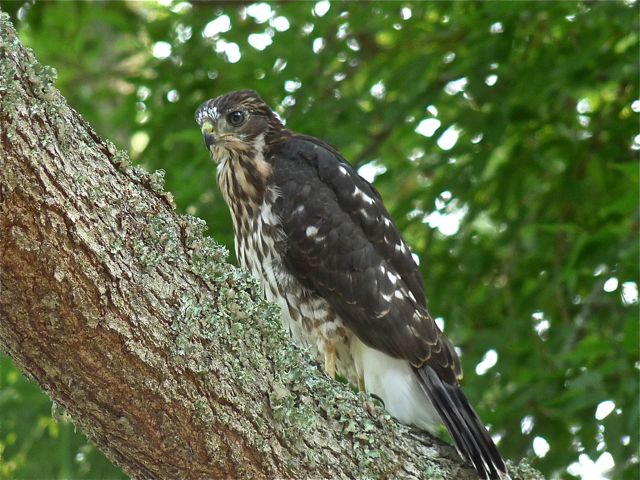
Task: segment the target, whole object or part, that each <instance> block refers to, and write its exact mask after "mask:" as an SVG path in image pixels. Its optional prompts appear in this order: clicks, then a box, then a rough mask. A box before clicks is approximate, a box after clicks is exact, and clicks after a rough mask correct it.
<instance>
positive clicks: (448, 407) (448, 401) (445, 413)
mask: <svg viewBox="0 0 640 480" xmlns="http://www.w3.org/2000/svg"><path fill="white" fill-rule="evenodd" d="M414 371H415V373H416V375H417V376H418V379H419V383H420V386H421V387H422V390H423V391H424V392H425V394H426V395H427V396H428V397H429V400H431V403H432V404H433V406H434V407H435V409H436V410H437V412H438V414H439V415H440V418H441V419H442V421H443V423H444V424H445V426H446V427H447V430H448V431H449V433H450V434H451V437H452V438H453V442H454V444H455V446H456V448H457V450H458V453H460V456H462V457H463V458H465V459H466V460H468V461H469V462H470V463H471V464H472V465H473V467H474V468H475V469H476V471H477V472H478V475H479V476H480V478H482V479H487V480H488V479H490V480H506V479H509V475H508V474H507V467H506V466H505V464H504V461H503V460H502V457H501V456H500V453H499V452H498V448H497V447H496V445H495V444H494V443H493V440H491V437H490V436H489V432H487V429H486V428H485V427H484V425H483V424H482V422H481V421H480V418H479V417H478V415H477V414H476V412H475V411H474V410H473V407H471V405H470V404H469V401H468V400H467V398H466V397H465V396H464V393H462V390H461V389H460V387H458V386H456V385H450V384H448V383H445V382H443V381H442V380H441V379H440V377H439V376H438V374H437V373H436V372H435V371H434V370H433V369H432V368H431V367H429V366H428V365H424V366H422V367H420V368H414Z"/></svg>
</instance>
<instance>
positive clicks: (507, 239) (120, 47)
mask: <svg viewBox="0 0 640 480" xmlns="http://www.w3.org/2000/svg"><path fill="white" fill-rule="evenodd" d="M2 9H3V10H5V11H7V12H9V13H10V14H11V16H12V19H13V20H14V23H15V25H16V27H17V29H18V30H19V33H20V37H21V39H22V41H23V42H24V43H25V44H26V45H27V46H29V47H31V48H33V50H34V51H35V54H36V56H37V57H38V58H39V59H40V60H41V61H42V62H43V63H45V64H49V65H51V66H53V67H55V68H56V69H57V72H58V81H57V86H58V88H59V89H60V90H61V91H62V93H63V94H64V95H65V97H66V98H67V99H68V101H69V103H70V104H71V105H72V106H73V107H74V108H75V109H76V110H78V111H79V112H80V113H81V114H82V115H83V116H84V117H85V118H86V119H88V120H89V122H90V123H91V124H92V125H93V127H94V128H95V129H96V131H97V132H98V133H99V134H100V135H102V136H104V137H107V138H110V139H111V140H113V141H114V142H115V143H116V144H117V145H118V146H120V147H122V148H126V149H128V150H129V152H130V155H131V157H132V158H133V160H134V161H135V162H136V163H139V164H142V165H143V166H145V167H146V168H148V169H150V170H155V169H162V170H164V171H165V172H166V188H167V190H169V191H171V192H173V194H174V196H175V198H176V202H177V204H178V208H179V210H180V211H182V212H188V213H190V214H193V215H197V216H200V217H202V218H204V219H205V220H206V221H207V223H208V225H209V232H210V234H211V235H212V236H213V237H215V238H216V240H218V241H219V242H221V243H224V244H226V245H228V246H229V247H231V245H232V231H231V223H230V219H229V215H228V212H227V208H226V206H225V205H224V202H223V200H222V198H221V196H220V194H219V192H218V190H217V189H216V186H215V174H214V165H213V164H212V163H210V161H209V160H208V155H207V152H206V151H205V149H204V148H203V144H202V139H201V136H200V132H199V131H198V128H197V127H196V125H195V123H194V120H193V114H194V111H195V109H196V108H197V106H198V105H199V104H200V103H201V102H203V101H204V100H206V99H207V98H210V97H213V96H216V95H219V94H221V93H224V92H227V91H230V90H236V89H240V88H253V89H256V90H258V91H259V92H260V93H261V94H262V96H263V97H264V99H265V100H266V101H267V102H268V103H270V104H271V105H272V106H273V107H274V108H275V109H276V110H277V112H278V113H279V114H280V115H281V116H282V117H283V118H284V119H285V120H286V122H287V124H288V125H289V126H290V127H291V128H293V129H295V130H296V131H299V132H303V133H307V134H311V135H314V136H318V137H321V138H323V139H326V140H327V141H329V142H330V143H332V144H333V145H335V146H336V147H338V148H339V149H340V150H341V151H342V152H343V154H344V155H345V157H346V158H347V159H348V160H349V161H351V162H352V163H354V164H355V165H357V166H358V167H359V172H360V173H361V175H362V176H364V177H365V178H367V179H369V180H372V181H373V183H374V185H375V186H376V187H377V188H378V189H379V190H380V192H381V194H382V196H383V197H384V198H385V200H386V204H387V206H388V207H389V209H390V211H391V213H392V215H393V217H394V218H395V219H396V222H397V224H398V225H399V227H400V228H401V229H402V231H403V232H404V235H405V237H406V239H407V241H408V243H409V244H410V245H411V246H412V248H413V251H414V252H415V254H416V256H417V258H418V259H419V260H420V267H421V270H422V272H423V275H424V280H425V285H426V291H427V296H428V299H429V305H430V309H431V312H432V313H433V315H434V316H435V317H438V322H440V324H441V325H442V326H443V328H444V330H445V332H446V333H447V335H448V336H449V337H450V338H451V339H452V340H453V341H454V343H456V344H457V345H458V346H459V348H460V352H461V355H462V360H463V363H464V367H465V371H466V378H465V381H464V388H465V391H466V392H467V395H468V396H469V397H470V399H471V400H472V403H473V404H475V406H476V408H477V410H478V411H479V413H480V415H481V417H482V418H483V419H484V421H485V422H487V423H488V424H490V425H491V432H492V434H494V435H495V438H496V439H498V440H499V446H500V449H501V450H502V452H503V454H504V455H505V456H506V457H509V458H511V459H513V460H516V461H517V460H519V459H520V458H523V457H528V458H529V459H530V460H531V461H532V463H533V465H534V466H535V467H537V468H539V469H540V470H541V471H542V472H544V474H545V475H546V476H547V477H548V478H576V477H578V478H585V479H586V478H589V479H595V478H619V479H632V478H637V471H638V368H639V367H640V363H639V362H638V339H639V337H638V282H639V278H638V277H639V272H638V225H639V203H638V150H639V149H640V135H639V133H640V127H639V122H638V113H639V112H640V100H639V99H638V97H639V92H638V75H639V72H638V6H637V4H636V3H635V2H634V1H627V2H613V1H612V2H544V3H528V2H483V3H479V2H458V3H445V2H432V3H422V2H420V3H418V2H416V3H412V2H388V3H386V2H385V3H382V2H381V3H367V4H362V3H341V2H331V3H330V2H328V1H320V2H317V3H314V2H310V3H309V2H299V3H293V2H278V3H270V4H267V3H257V4H252V3H250V2H239V3H236V2H217V3H207V2H197V3H195V2H194V3H191V2H182V1H171V0H165V1H161V2H158V3H143V2H133V1H128V2H120V3H109V2H91V3H90V4H89V3H76V2H56V3H50V2H36V3H35V4H34V3H32V2H29V3H23V2H15V3H14V2H3V3H2ZM0 366H1V367H2V372H1V375H0V381H1V382H2V383H1V384H0V412H1V414H0V421H1V423H0V478H60V479H62V478H120V477H123V476H124V475H123V474H122V473H121V472H120V471H119V470H118V469H116V468H115V467H112V466H111V465H110V464H109V462H108V461H107V460H105V459H104V458H103V457H102V456H101V454H100V453H99V452H97V451H96V449H95V448H94V447H92V446H91V445H89V444H88V443H87V441H86V439H85V438H84V437H83V436H82V435H81V434H80V433H79V432H75V431H74V427H73V426H72V424H70V423H68V422H59V423H56V422H55V421H54V420H52V418H51V402H50V401H49V400H48V398H47V397H46V395H44V394H42V393H40V391H39V389H38V388H37V387H36V386H35V385H34V384H32V383H29V382H28V381H27V380H26V379H24V378H23V377H22V376H21V375H20V374H19V373H18V372H17V370H15V368H14V367H13V366H12V364H11V362H10V361H9V360H8V359H6V358H3V359H2V360H1V363H0Z"/></svg>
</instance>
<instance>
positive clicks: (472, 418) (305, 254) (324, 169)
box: [196, 90, 507, 479]
mask: <svg viewBox="0 0 640 480" xmlns="http://www.w3.org/2000/svg"><path fill="white" fill-rule="evenodd" d="M196 120H197V122H198V124H199V125H200V127H201V129H202V132H203V134H204V139H205V143H206V145H207V148H208V149H209V151H210V153H211V157H212V158H213V160H214V161H215V162H216V163H217V164H218V167H217V179H218V185H219V187H220V190H221V191H222V195H223V197H224V199H225V201H226V202H227V204H228V205H229V209H230V210H231V216H232V219H233V228H234V233H235V249H236V255H237V257H238V261H239V262H240V265H241V266H242V267H243V268H245V269H247V270H250V271H251V272H252V273H253V274H254V275H255V276H256V277H257V278H258V279H260V281H261V283H262V286H263V288H264V292H265V295H266V297H267V298H268V299H269V300H271V301H274V302H276V303H278V304H279V305H280V306H281V307H282V321H283V324H284V326H285V328H286V329H287V330H288V331H289V332H290V334H291V336H292V338H293V340H294V341H295V342H298V343H300V344H304V345H307V346H309V347H310V348H311V351H312V352H314V354H315V355H316V357H317V358H318V360H320V361H323V362H324V364H325V368H326V370H327V372H328V373H329V375H330V376H331V377H333V376H334V375H335V373H336V371H337V372H338V373H340V374H341V375H343V376H344V377H346V378H347V379H348V380H350V381H351V382H352V383H353V384H355V385H358V386H359V387H360V388H361V389H363V390H365V391H366V392H368V393H371V394H375V395H376V396H377V397H379V398H380V399H382V401H383V402H384V404H385V407H386V408H387V410H388V411H389V412H390V413H391V414H392V415H393V416H395V417H396V418H397V419H398V420H399V421H401V422H403V423H406V424H411V425H415V426H417V427H419V428H422V429H426V430H430V431H433V430H434V429H435V428H436V427H437V425H439V423H440V421H442V422H443V423H444V424H445V426H446V427H447V429H448V430H449V433H450V434H451V436H452V438H453V441H454V443H455V445H456V447H457V449H458V452H459V453H460V455H461V456H462V457H464V458H466V459H467V460H468V461H470V462H471V463H472V464H473V466H474V467H475V469H476V470H477V471H478V474H479V475H480V477H481V478H491V479H498V478H507V475H506V468H505V465H504V462H503V461H502V458H501V457H500V454H499V453H498V450H497V448H496V446H495V445H494V443H493V441H492V440H491V437H490V436H489V434H488V433H487V430H486V429H485V427H484V426H483V424H482V422H481V421H480V419H479V418H478V416H477V415H476V413H475V412H474V410H473V408H472V407H471V406H470V405H469V402H468V401H467V399H466V397H465V396H464V394H463V393H462V390H461V389H460V387H459V386H458V379H459V378H460V377H461V375H462V370H461V367H460V360H459V359H458V356H457V355H456V352H455V350H454V348H453V346H452V345H451V343H450V342H449V340H448V339H447V338H446V337H445V336H444V335H443V334H442V332H441V331H440V330H439V329H438V327H437V325H436V324H435V322H434V321H433V319H432V318H431V316H430V315H429V313H428V312H427V309H426V304H425V297H424V288H423V285H422V279H421V276H420V272H419V271H418V267H417V265H416V263H415V262H414V260H413V258H412V256H411V252H410V250H409V248H408V247H407V244H406V243H405V242H404V240H403V239H402V236H401V235H400V232H399V231H398V229H397V228H396V226H395V225H394V224H393V221H392V220H391V218H390V216H389V213H388V212H387V210H386V209H385V207H384V204H383V202H382V199H381V198H380V195H379V194H378V192H377V191H376V190H375V189H374V188H373V187H372V186H371V185H370V184H369V183H368V182H367V181H365V180H364V179H363V178H361V177H360V176H359V175H358V174H357V173H356V172H355V171H354V169H353V168H352V167H351V166H350V165H349V164H348V163H347V162H346V161H345V159H344V158H342V156H341V155H340V153H338V152H337V151H336V150H335V149H334V148H332V147H331V146H329V145H328V144H326V143H325V142H323V141H321V140H318V139H317V138H313V137H309V136H305V135H299V134H296V133H294V132H292V131H290V130H288V129H286V128H285V127H284V126H283V124H282V123H281V122H280V121H279V119H278V118H277V117H276V115H275V114H274V113H273V112H272V111H271V109H270V108H269V107H268V106H267V105H266V104H265V103H264V101H263V100H262V99H261V98H260V97H259V96H258V94H257V93H256V92H254V91H251V90H241V91H237V92H233V93H229V94H227V95H222V96H220V97H217V98H215V99H212V100H209V101H207V102H205V103H204V104H203V105H201V106H200V108H198V111H197V112H196Z"/></svg>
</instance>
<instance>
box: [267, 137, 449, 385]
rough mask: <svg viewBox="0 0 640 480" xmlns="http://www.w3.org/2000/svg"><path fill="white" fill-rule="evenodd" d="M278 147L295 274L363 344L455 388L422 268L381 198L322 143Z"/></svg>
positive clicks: (280, 203)
mask: <svg viewBox="0 0 640 480" xmlns="http://www.w3.org/2000/svg"><path fill="white" fill-rule="evenodd" d="M274 150H275V151H273V152H272V155H271V157H272V160H273V167H274V168H273V175H274V176H273V181H274V183H275V185H276V186H277V188H278V189H279V190H280V196H279V198H278V200H277V202H276V205H275V206H274V212H275V213H276V214H277V215H279V216H280V218H281V220H282V226H283V228H284V233H285V235H286V245H287V249H286V252H284V257H285V262H286V264H287V267H288V268H289V270H290V271H291V273H293V274H294V275H295V276H296V277H297V278H298V279H299V280H300V281H301V282H302V283H303V284H304V285H305V286H307V287H308V288H310V289H312V290H314V291H316V292H318V293H319V294H320V295H321V296H322V297H324V298H325V299H326V300H327V301H328V302H329V303H330V304H331V306H332V307H333V308H334V309H335V311H336V312H337V313H338V314H339V315H340V317H341V318H342V320H343V321H344V322H345V323H346V325H347V326H348V327H349V328H350V329H351V330H352V331H353V332H354V333H355V335H356V336H358V338H360V339H361V340H362V341H363V342H364V343H366V344H367V345H369V346H370V347H373V348H375V349H377V350H381V351H383V352H385V353H387V354H389V355H391V356H393V357H396V358H403V359H406V360H408V361H409V362H411V364H412V365H414V366H415V367H419V366H422V365H424V364H428V365H429V366H431V368H433V369H434V370H435V371H436V373H437V374H438V376H439V377H440V378H441V379H442V380H444V381H445V382H447V383H449V384H452V385H455V384H457V381H456V378H457V377H458V376H459V374H460V373H461V371H460V363H459V360H458V357H457V355H456V353H455V351H454V349H453V346H452V345H451V344H450V342H449V341H448V340H447V339H446V338H445V337H444V336H443V335H442V333H441V332H440V330H439V329H438V327H437V326H436V324H435V322H434V321H433V319H432V318H431V317H430V315H429V313H428V312H427V310H426V307H425V300H424V290H423V286H422V281H421V279H420V273H419V271H418V267H417V265H416V263H415V262H414V260H413V258H412V256H411V252H410V251H409V249H408V247H407V246H406V244H405V243H404V241H403V240H402V237H401V235H400V233H399V232H398V229H397V228H396V227H395V225H394V224H393V222H392V221H391V219H390V217H389V214H388V213H387V211H386V209H385V207H384V205H383V203H382V200H381V198H380V196H379V194H378V193H377V192H376V191H375V189H374V188H373V187H372V186H371V185H370V184H369V183H368V182H366V181H365V180H364V179H362V178H361V177H360V176H359V175H358V174H357V173H356V172H355V171H354V170H353V168H352V167H351V166H350V165H349V164H348V163H347V162H346V161H345V160H344V159H343V158H341V157H340V155H339V154H338V153H337V152H336V151H335V150H333V149H332V148H331V147H329V146H328V145H326V144H324V143H323V142H321V141H319V140H316V139H312V138H310V137H295V136H294V137H291V138H290V139H288V140H287V141H286V142H284V143H283V144H281V145H280V146H279V148H277V149H274Z"/></svg>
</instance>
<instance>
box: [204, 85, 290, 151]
mask: <svg viewBox="0 0 640 480" xmlns="http://www.w3.org/2000/svg"><path fill="white" fill-rule="evenodd" d="M196 122H198V125H199V126H200V129H201V130H202V134H203V135H204V142H205V144H206V145H207V149H208V150H209V151H210V152H211V156H212V158H213V160H214V161H216V162H221V161H222V160H224V159H226V158H237V157H238V156H244V155H248V154H250V153H251V152H252V151H253V152H255V151H257V150H262V149H263V148H264V146H265V145H267V146H268V145H270V144H272V143H274V142H275V141H276V140H277V139H278V138H279V137H281V136H282V134H283V133H284V132H286V130H285V128H284V126H283V125H282V122H280V120H279V119H278V117H276V115H275V114H274V113H273V111H271V109H270V108H269V106H268V105H267V104H266V103H265V102H264V101H263V100H262V98H260V96H259V95H258V94H257V93H256V92H255V91H253V90H238V91H236V92H231V93H227V94H225V95H220V96H219V97H216V98H213V99H211V100H207V101H206V102H204V103H203V104H202V105H200V107H199V108H198V110H197V111H196Z"/></svg>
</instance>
